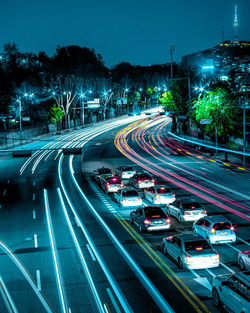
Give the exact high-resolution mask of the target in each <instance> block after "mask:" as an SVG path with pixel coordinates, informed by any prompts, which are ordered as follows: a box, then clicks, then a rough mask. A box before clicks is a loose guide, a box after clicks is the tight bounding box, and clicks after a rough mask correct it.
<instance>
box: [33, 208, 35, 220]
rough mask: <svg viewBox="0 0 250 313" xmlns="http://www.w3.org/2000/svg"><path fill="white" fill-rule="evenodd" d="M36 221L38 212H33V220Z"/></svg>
mask: <svg viewBox="0 0 250 313" xmlns="http://www.w3.org/2000/svg"><path fill="white" fill-rule="evenodd" d="M35 219H36V210H33V220H35Z"/></svg>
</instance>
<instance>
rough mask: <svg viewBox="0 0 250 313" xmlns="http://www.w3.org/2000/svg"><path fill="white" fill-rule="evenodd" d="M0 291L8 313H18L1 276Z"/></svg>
mask: <svg viewBox="0 0 250 313" xmlns="http://www.w3.org/2000/svg"><path fill="white" fill-rule="evenodd" d="M0 291H1V294H2V297H3V300H4V302H5V305H6V307H7V310H8V311H9V313H18V310H17V308H16V305H15V303H14V301H13V299H12V297H11V295H10V293H9V291H8V289H7V287H6V285H5V283H4V281H3V279H2V276H0Z"/></svg>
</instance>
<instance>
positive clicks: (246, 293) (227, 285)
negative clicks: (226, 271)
mask: <svg viewBox="0 0 250 313" xmlns="http://www.w3.org/2000/svg"><path fill="white" fill-rule="evenodd" d="M249 278H250V272H249V271H248V272H239V273H235V274H233V275H220V276H216V277H215V278H214V280H213V283H212V295H213V304H214V305H215V306H217V307H219V306H223V307H224V308H225V309H226V310H227V311H228V312H233V313H248V312H250V279H249Z"/></svg>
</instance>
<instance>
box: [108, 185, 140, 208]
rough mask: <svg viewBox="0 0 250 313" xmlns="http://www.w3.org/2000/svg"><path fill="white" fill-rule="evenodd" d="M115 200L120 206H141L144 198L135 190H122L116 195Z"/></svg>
mask: <svg viewBox="0 0 250 313" xmlns="http://www.w3.org/2000/svg"><path fill="white" fill-rule="evenodd" d="M114 200H115V201H116V202H117V203H118V205H119V206H122V207H128V206H140V205H142V198H141V197H140V196H139V193H138V191H137V190H135V189H134V188H124V189H120V190H118V191H117V192H115V193H114Z"/></svg>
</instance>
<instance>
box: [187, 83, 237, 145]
mask: <svg viewBox="0 0 250 313" xmlns="http://www.w3.org/2000/svg"><path fill="white" fill-rule="evenodd" d="M193 108H194V116H195V119H196V121H197V122H198V123H199V122H200V121H201V120H202V119H211V124H208V125H206V126H205V128H204V131H205V133H206V134H208V135H210V136H212V137H215V131H216V130H217V135H218V138H219V139H220V140H221V141H222V142H223V143H225V142H227V141H228V138H229V137H230V136H232V135H234V136H236V135H237V134H238V133H239V131H238V128H237V124H238V122H239V114H240V111H239V108H237V107H236V100H235V99H233V98H232V96H231V94H230V92H229V91H228V90H226V89H225V88H221V87H216V88H215V90H212V91H207V92H206V93H205V94H204V95H203V96H202V95H199V97H198V99H197V100H194V101H193Z"/></svg>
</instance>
